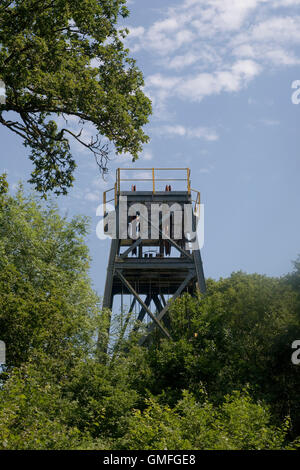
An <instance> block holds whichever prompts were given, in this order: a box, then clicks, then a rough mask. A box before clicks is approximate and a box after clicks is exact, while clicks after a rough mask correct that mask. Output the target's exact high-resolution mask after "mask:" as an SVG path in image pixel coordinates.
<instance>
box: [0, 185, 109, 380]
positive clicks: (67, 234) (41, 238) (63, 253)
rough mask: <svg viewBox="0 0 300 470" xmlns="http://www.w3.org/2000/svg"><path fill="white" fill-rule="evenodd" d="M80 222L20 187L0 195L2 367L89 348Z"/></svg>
mask: <svg viewBox="0 0 300 470" xmlns="http://www.w3.org/2000/svg"><path fill="white" fill-rule="evenodd" d="M87 223H88V221H87V219H86V218H82V217H77V218H74V219H73V220H71V221H68V220H66V218H63V217H60V215H59V213H58V209H57V208H56V207H55V206H54V205H53V204H51V203H49V204H48V206H42V205H41V202H40V201H38V200H37V199H36V198H34V197H32V196H25V195H24V194H23V192H22V190H21V189H20V190H19V191H18V193H17V195H16V197H14V198H13V197H11V196H9V195H8V194H6V195H5V194H4V195H2V196H1V198H0V255H1V256H0V338H1V340H3V341H5V343H6V349H7V351H6V352H7V365H8V366H9V367H10V366H13V367H16V366H19V365H21V364H22V363H24V362H26V361H28V360H30V359H32V358H33V357H34V356H35V355H36V354H38V353H44V354H47V355H49V356H51V357H53V358H54V360H59V361H61V363H64V362H65V363H66V364H71V363H72V362H76V361H77V360H78V358H79V357H82V356H83V355H85V354H87V353H88V352H91V348H93V345H94V341H93V336H94V335H95V332H96V329H97V324H98V317H99V316H100V312H99V307H98V302H99V299H98V297H97V296H96V294H95V293H94V292H93V290H92V288H91V283H90V279H89V278H88V269H89V255H88V249H87V247H86V246H85V244H84V241H83V237H84V236H85V234H86V231H87ZM62 373H63V371H62Z"/></svg>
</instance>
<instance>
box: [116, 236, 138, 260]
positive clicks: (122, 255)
mask: <svg viewBox="0 0 300 470" xmlns="http://www.w3.org/2000/svg"><path fill="white" fill-rule="evenodd" d="M141 243H142V239H141V238H138V239H137V240H136V241H135V242H134V243H133V244H132V245H131V246H130V247H129V248H127V250H126V251H124V253H122V254H121V255H120V258H122V259H123V258H127V256H128V255H129V253H131V252H132V251H133V250H134V249H135V248H136V247H137V246H139V245H140V244H141Z"/></svg>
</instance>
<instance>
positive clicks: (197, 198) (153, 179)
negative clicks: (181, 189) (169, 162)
mask: <svg viewBox="0 0 300 470" xmlns="http://www.w3.org/2000/svg"><path fill="white" fill-rule="evenodd" d="M124 171H126V172H127V171H135V172H141V171H149V172H151V173H150V175H151V177H150V178H148V177H146V178H139V177H137V178H122V177H121V176H122V172H124ZM158 171H169V172H171V171H183V172H185V173H186V176H185V177H184V178H158V177H157V176H156V172H158ZM190 175H191V172H190V169H189V168H118V169H117V170H116V183H115V186H114V187H113V188H111V189H108V190H106V191H104V192H103V212H104V215H105V214H106V204H108V203H109V202H112V201H114V202H115V207H116V206H117V201H118V196H119V195H120V193H121V183H122V182H125V181H126V182H131V183H135V182H138V181H151V182H152V192H153V194H155V192H156V188H157V184H156V183H158V182H164V183H167V182H168V183H169V182H175V181H184V182H185V183H186V189H187V192H188V194H191V195H192V202H194V204H195V205H194V213H195V214H196V215H197V216H198V217H199V216H200V192H199V191H196V190H195V189H191V180H190ZM111 191H114V197H112V198H111V199H108V197H110V195H109V194H108V193H110V192H111ZM193 193H196V195H195V199H193ZM198 214H199V215H198Z"/></svg>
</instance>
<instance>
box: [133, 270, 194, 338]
mask: <svg viewBox="0 0 300 470" xmlns="http://www.w3.org/2000/svg"><path fill="white" fill-rule="evenodd" d="M194 277H195V273H194V272H190V273H189V274H188V275H187V277H186V278H185V280H184V281H183V282H182V283H181V284H180V286H179V287H178V289H177V291H176V292H175V294H174V295H173V297H172V299H171V301H170V302H169V303H168V304H167V305H166V306H165V307H164V308H163V309H162V311H161V312H160V313H159V314H158V315H157V317H156V320H157V321H160V320H161V319H162V318H163V317H164V315H165V314H166V313H167V311H168V310H169V308H170V306H171V304H172V303H173V302H174V301H175V300H176V299H177V297H179V295H180V294H181V293H182V291H183V290H184V289H185V288H186V286H187V285H188V283H189V282H190V281H191V280H192V279H193V278H194ZM154 328H155V324H154V323H151V325H149V326H148V329H147V335H145V336H143V337H142V338H141V339H140V341H139V344H140V345H143V344H144V343H145V341H146V339H147V338H148V336H149V334H150V333H151V331H153V330H154Z"/></svg>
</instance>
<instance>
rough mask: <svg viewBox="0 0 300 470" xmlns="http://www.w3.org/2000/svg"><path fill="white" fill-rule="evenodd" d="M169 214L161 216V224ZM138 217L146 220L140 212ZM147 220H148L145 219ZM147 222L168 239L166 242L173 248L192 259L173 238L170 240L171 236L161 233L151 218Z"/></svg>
mask: <svg viewBox="0 0 300 470" xmlns="http://www.w3.org/2000/svg"><path fill="white" fill-rule="evenodd" d="M169 215H170V214H167V215H165V217H163V219H162V224H163V223H164V221H165V220H166V218H167V217H168V216H169ZM140 217H142V218H143V219H144V220H147V219H146V218H145V217H143V215H142V214H140ZM147 221H148V220H147ZM149 222H150V225H152V227H154V228H155V230H157V231H158V232H159V233H160V234H161V235H163V236H164V240H168V242H170V243H171V245H173V246H174V248H176V249H177V250H178V251H180V253H182V254H183V255H184V256H185V257H186V258H188V259H190V260H192V259H193V258H192V257H191V255H189V254H188V253H187V252H186V251H185V250H184V249H183V248H181V246H179V245H177V243H176V242H174V240H172V238H170V237H169V236H168V235H166V234H165V233H163V232H162V231H161V230H160V228H159V227H155V225H154V224H153V223H152V222H151V220H150V219H149Z"/></svg>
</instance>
